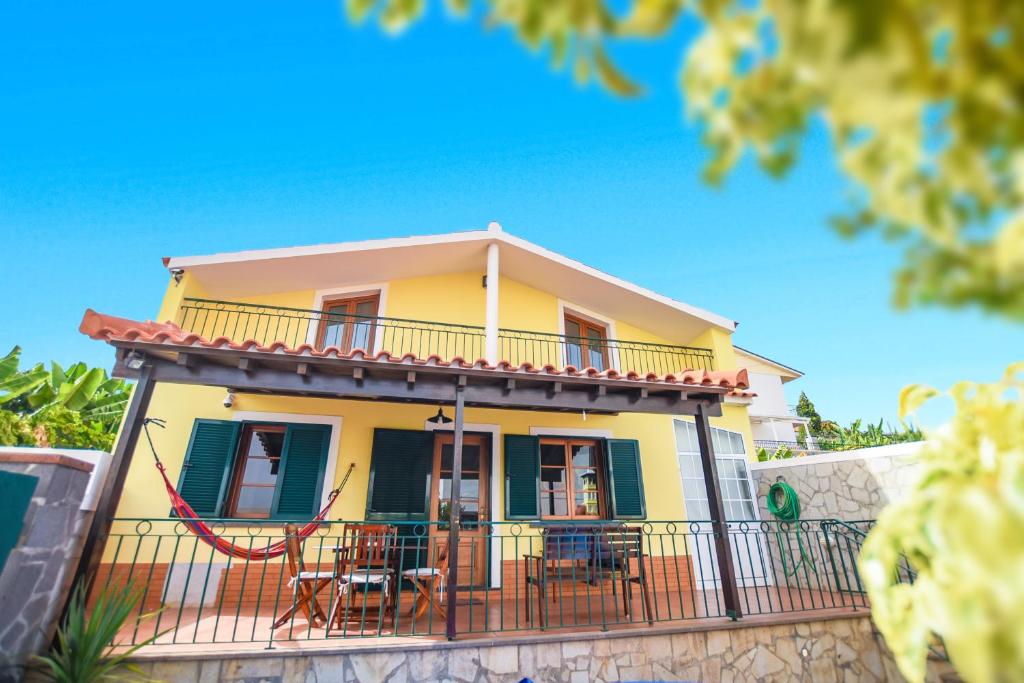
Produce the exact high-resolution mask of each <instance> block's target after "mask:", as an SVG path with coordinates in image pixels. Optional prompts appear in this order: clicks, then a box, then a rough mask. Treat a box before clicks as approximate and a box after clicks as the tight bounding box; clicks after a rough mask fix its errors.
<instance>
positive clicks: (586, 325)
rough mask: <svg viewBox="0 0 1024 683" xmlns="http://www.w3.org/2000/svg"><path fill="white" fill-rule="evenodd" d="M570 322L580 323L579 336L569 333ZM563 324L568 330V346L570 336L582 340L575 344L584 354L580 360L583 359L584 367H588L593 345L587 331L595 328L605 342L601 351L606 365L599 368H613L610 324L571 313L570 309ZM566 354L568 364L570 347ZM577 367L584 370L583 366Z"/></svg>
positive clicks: (566, 312)
mask: <svg viewBox="0 0 1024 683" xmlns="http://www.w3.org/2000/svg"><path fill="white" fill-rule="evenodd" d="M570 322H572V323H575V324H576V325H579V328H580V334H579V336H578V337H576V336H574V335H571V334H568V329H569V323H570ZM563 325H564V326H565V330H566V335H565V336H566V346H567V347H568V346H569V342H568V339H569V338H570V337H571V338H573V339H579V340H580V343H579V344H573V346H579V348H580V354H581V356H582V357H581V359H580V360H581V361H582V363H583V366H584V367H588V366H589V364H588V363H587V359H588V358H589V357H590V348H591V345H590V344H589V343H588V342H587V340H588V339H589V338H588V337H587V331H588V330H593V331H594V332H597V333H598V334H599V335H600V339H601V341H603V342H604V344H603V345H602V346H601V349H600V351H601V361H602V362H603V363H604V367H603V368H598V369H599V370H608V369H609V368H611V364H610V363H609V362H608V325H606V324H605V323H599V322H596V321H594V320H590V319H589V318H584V317H582V316H580V315H577V314H575V313H570V312H569V311H565V320H564V322H563ZM565 355H566V358H565V360H566V364H568V362H569V351H568V348H567V349H566V354H565ZM577 369H578V370H582V369H583V368H577Z"/></svg>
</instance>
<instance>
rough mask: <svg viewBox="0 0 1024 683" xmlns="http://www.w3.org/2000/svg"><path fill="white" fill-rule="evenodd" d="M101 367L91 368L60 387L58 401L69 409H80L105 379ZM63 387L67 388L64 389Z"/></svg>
mask: <svg viewBox="0 0 1024 683" xmlns="http://www.w3.org/2000/svg"><path fill="white" fill-rule="evenodd" d="M104 375H105V373H104V372H103V368H92V369H91V370H88V371H87V372H86V373H85V374H83V375H82V376H81V377H79V378H78V380H77V381H76V382H75V383H74V384H72V385H68V384H65V385H64V386H62V387H61V396H60V402H61V404H62V405H64V406H66V407H67V408H69V409H70V410H81V409H82V408H84V407H85V406H86V405H88V403H89V401H90V400H92V398H93V396H94V395H95V394H96V390H97V389H98V388H99V387H100V385H101V384H103V382H105V381H106V377H105V376H104ZM65 387H68V390H67V391H65V390H64V389H65Z"/></svg>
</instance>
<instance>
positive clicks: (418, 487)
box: [366, 429, 434, 520]
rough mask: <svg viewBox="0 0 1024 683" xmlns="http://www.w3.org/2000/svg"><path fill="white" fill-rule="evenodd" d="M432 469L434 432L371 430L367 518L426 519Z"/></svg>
mask: <svg viewBox="0 0 1024 683" xmlns="http://www.w3.org/2000/svg"><path fill="white" fill-rule="evenodd" d="M433 469H434V433H433V432H420V431H413V430H407V429H375V430H373V452H372V456H371V459H370V486H369V490H368V491H367V493H366V518H367V519H378V520H381V519H383V520H387V519H395V520H402V519H427V518H428V517H429V509H428V508H429V506H430V475H431V472H432V471H433Z"/></svg>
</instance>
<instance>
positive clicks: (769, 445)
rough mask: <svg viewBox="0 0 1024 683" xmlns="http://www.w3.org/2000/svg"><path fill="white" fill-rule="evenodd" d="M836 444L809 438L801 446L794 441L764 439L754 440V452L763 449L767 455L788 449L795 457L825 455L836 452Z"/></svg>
mask: <svg viewBox="0 0 1024 683" xmlns="http://www.w3.org/2000/svg"><path fill="white" fill-rule="evenodd" d="M838 445H839V444H838V442H837V441H836V440H835V439H821V438H813V437H812V438H810V439H808V440H807V444H806V445H803V444H801V443H798V442H796V441H772V440H765V439H754V450H760V449H762V448H763V449H764V450H765V451H767V453H768V455H772V454H773V453H776V452H777V451H780V450H783V449H788V450H790V451H792V452H793V453H794V454H796V455H813V454H815V453H827V452H830V451H834V450H837V446H838Z"/></svg>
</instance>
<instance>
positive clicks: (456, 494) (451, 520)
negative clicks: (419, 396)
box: [445, 382, 466, 640]
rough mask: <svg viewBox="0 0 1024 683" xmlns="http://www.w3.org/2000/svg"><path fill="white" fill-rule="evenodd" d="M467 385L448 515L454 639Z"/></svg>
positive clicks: (459, 391)
mask: <svg viewBox="0 0 1024 683" xmlns="http://www.w3.org/2000/svg"><path fill="white" fill-rule="evenodd" d="M465 404H466V393H465V386H464V385H463V384H462V383H461V382H460V383H459V384H458V385H456V387H455V423H454V424H453V425H452V427H453V428H454V429H453V438H452V441H453V443H452V493H451V505H450V507H449V515H448V612H447V623H446V625H445V634H446V635H447V636H448V640H455V628H456V627H455V612H456V609H455V605H456V596H457V594H458V586H459V527H460V526H461V525H462V423H463V413H464V412H465V410H464V409H465Z"/></svg>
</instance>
